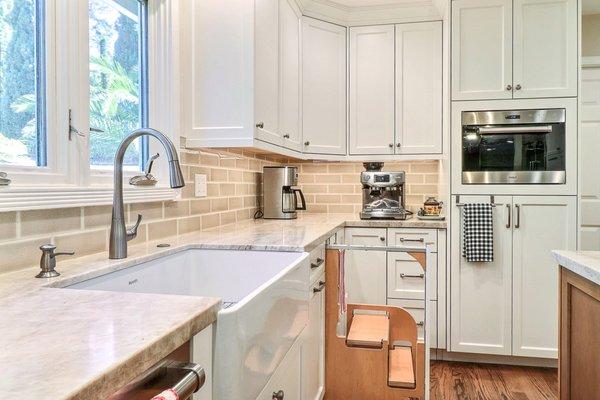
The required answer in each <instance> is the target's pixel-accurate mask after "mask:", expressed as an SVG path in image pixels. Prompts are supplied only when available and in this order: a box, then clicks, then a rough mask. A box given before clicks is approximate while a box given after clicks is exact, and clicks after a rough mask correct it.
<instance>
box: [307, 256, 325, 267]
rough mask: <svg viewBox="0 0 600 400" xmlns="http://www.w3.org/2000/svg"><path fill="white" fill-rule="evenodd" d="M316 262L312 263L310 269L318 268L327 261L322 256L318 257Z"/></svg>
mask: <svg viewBox="0 0 600 400" xmlns="http://www.w3.org/2000/svg"><path fill="white" fill-rule="evenodd" d="M316 261H317V262H316V263H310V269H316V268H319V267H320V266H321V265H323V263H324V262H325V260H323V259H322V258H320V257H319V258H317V260H316Z"/></svg>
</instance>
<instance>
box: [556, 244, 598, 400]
mask: <svg viewBox="0 0 600 400" xmlns="http://www.w3.org/2000/svg"><path fill="white" fill-rule="evenodd" d="M553 254H554V258H555V259H556V261H557V262H558V264H559V265H560V347H559V378H560V389H559V390H560V398H561V400H578V399H597V398H598V395H599V393H600V380H599V379H598V377H599V376H600V351H599V349H600V252H598V251H593V252H585V251H583V252H575V251H555V252H553Z"/></svg>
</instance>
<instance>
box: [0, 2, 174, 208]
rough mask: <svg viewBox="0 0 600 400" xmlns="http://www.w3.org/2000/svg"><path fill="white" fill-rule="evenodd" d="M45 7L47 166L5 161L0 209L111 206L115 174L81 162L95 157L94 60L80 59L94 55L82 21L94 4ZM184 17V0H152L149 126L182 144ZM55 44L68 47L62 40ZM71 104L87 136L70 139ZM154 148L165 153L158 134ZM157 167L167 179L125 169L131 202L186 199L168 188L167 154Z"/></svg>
mask: <svg viewBox="0 0 600 400" xmlns="http://www.w3.org/2000/svg"><path fill="white" fill-rule="evenodd" d="M46 5H47V7H46V15H47V22H46V32H47V33H46V35H47V43H48V44H47V46H46V63H47V64H48V65H47V69H46V71H47V86H48V88H47V97H48V101H47V103H48V107H49V108H48V110H47V119H48V121H47V126H48V129H47V131H48V135H52V136H49V137H48V167H12V166H1V167H0V170H1V171H5V172H7V173H8V174H9V178H10V179H12V180H13V183H12V184H11V185H10V186H7V187H1V188H0V212H2V211H14V210H30V209H50V208H62V207H81V206H92V205H106V204H112V196H113V190H112V187H113V185H112V182H113V176H112V172H105V171H98V170H96V169H94V168H92V167H90V166H89V165H87V168H84V170H83V171H82V170H81V167H80V166H81V165H84V164H83V163H82V160H88V159H89V150H88V135H89V128H88V125H89V110H88V107H87V106H85V107H81V106H80V105H82V104H86V105H87V104H89V91H88V86H89V82H88V80H87V79H88V78H87V76H88V68H89V66H88V65H87V63H86V62H81V60H87V59H88V51H89V50H88V28H87V22H86V23H84V24H81V23H78V21H82V20H83V21H87V18H88V8H87V2H76V3H73V2H71V1H70V0H54V1H53V0H46ZM178 18H179V6H178V4H177V1H174V0H149V4H148V35H149V37H148V43H149V49H148V52H149V60H148V64H149V82H150V90H149V96H150V98H149V102H150V106H149V109H150V115H149V119H150V126H151V127H153V128H155V129H158V130H160V131H161V132H163V133H165V135H167V136H169V137H170V139H171V140H172V141H173V143H174V144H175V146H176V148H179V134H178V132H179V121H180V114H179V113H180V106H179V91H180V90H179V84H180V83H179V73H178V72H179V31H178V29H177V28H176V27H177V26H178V25H177V22H178V21H177V19H178ZM72 32H78V33H79V34H70V33H72ZM56 43H65V44H67V45H66V46H56ZM59 60H62V62H61V61H59ZM64 60H68V62H67V63H65V62H64ZM65 64H67V65H68V67H66V68H65V67H64V65H65ZM73 77H78V78H77V79H74V78H73ZM53 99H54V101H51V100H53ZM78 105H79V107H77V106H78ZM69 108H71V109H74V110H77V112H74V113H73V120H72V123H73V125H75V126H76V127H77V128H78V129H79V130H80V131H82V132H84V133H85V137H79V136H74V137H73V139H72V140H71V141H69V140H68V139H67V136H68V128H69V122H68V110H69ZM157 110H160V111H159V112H157ZM63 135H64V136H63ZM61 136H63V137H61ZM54 146H56V147H54ZM150 152H151V153H153V152H158V153H160V154H163V153H164V151H162V148H159V145H158V143H155V141H154V140H151V141H150ZM59 154H60V155H64V156H59ZM161 159H162V160H161ZM155 165H156V166H155V169H154V170H153V174H154V175H155V176H156V177H157V178H158V179H159V182H163V184H162V185H161V184H160V183H159V186H157V187H151V188H145V187H134V186H129V185H127V180H128V179H129V177H131V176H133V175H135V173H134V172H132V171H125V173H124V174H123V175H124V176H123V180H124V182H125V185H124V201H125V202H126V203H133V202H151V201H170V200H175V199H177V198H178V197H180V192H181V191H180V190H175V189H171V188H169V187H168V184H167V182H168V173H167V168H166V161H165V160H164V157H160V158H159V159H158V160H157V163H156V164H155Z"/></svg>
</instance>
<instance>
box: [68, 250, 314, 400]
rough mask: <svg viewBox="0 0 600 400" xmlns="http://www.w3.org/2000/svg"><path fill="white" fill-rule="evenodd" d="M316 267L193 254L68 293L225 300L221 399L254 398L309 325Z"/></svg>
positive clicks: (231, 253) (299, 259) (218, 373)
mask: <svg viewBox="0 0 600 400" xmlns="http://www.w3.org/2000/svg"><path fill="white" fill-rule="evenodd" d="M309 270H310V267H309V262H308V255H307V254H306V253H286V252H268V251H237V250H199V249H191V250H185V251H182V252H179V253H175V254H172V255H169V256H166V257H163V258H160V259H157V260H153V261H149V262H146V263H143V264H140V265H137V266H134V267H130V268H126V269H123V270H120V271H116V272H112V273H109V274H106V275H103V276H99V277H97V278H93V279H90V280H87V281H84V282H80V283H77V284H74V285H71V286H69V288H72V289H88V290H107V291H122V292H135V293H158V294H174V295H188V296H208V297H220V298H221V299H222V300H223V309H222V310H221V311H219V313H218V316H217V325H216V337H215V348H214V362H213V368H214V369H213V370H214V371H215V372H214V374H215V376H214V379H213V385H214V386H213V387H214V395H215V396H214V398H215V400H244V399H252V400H254V399H256V397H257V396H258V394H259V393H260V390H261V389H262V388H263V387H264V385H265V384H266V383H267V381H268V379H269V377H270V376H271V374H272V373H273V371H274V370H275V368H276V367H277V365H278V364H279V362H280V361H281V360H282V358H283V356H284V355H285V353H286V352H287V351H288V349H289V348H290V347H291V345H292V344H293V342H294V341H295V339H296V338H297V337H298V335H299V334H300V332H301V331H302V329H303V328H304V326H305V325H306V324H307V322H308V284H309V282H308V280H309Z"/></svg>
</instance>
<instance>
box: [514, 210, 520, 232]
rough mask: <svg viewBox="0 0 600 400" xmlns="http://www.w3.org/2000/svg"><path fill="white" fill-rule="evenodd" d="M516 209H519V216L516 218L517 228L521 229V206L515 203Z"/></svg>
mask: <svg viewBox="0 0 600 400" xmlns="http://www.w3.org/2000/svg"><path fill="white" fill-rule="evenodd" d="M515 209H516V210H517V217H516V219H515V228H516V229H519V228H520V227H521V206H520V205H518V204H515Z"/></svg>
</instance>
